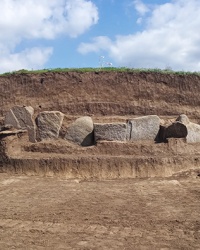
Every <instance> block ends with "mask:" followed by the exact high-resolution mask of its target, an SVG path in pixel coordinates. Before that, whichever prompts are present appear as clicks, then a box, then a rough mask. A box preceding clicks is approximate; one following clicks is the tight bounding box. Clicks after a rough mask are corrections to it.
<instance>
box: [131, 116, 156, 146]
mask: <svg viewBox="0 0 200 250" xmlns="http://www.w3.org/2000/svg"><path fill="white" fill-rule="evenodd" d="M127 124H128V125H127V126H128V128H127V140H130V141H140V140H155V139H156V137H157V135H158V132H159V129H160V118H159V117H158V116H157V115H149V116H142V117H138V118H134V119H131V120H128V121H127Z"/></svg>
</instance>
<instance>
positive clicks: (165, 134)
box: [159, 122, 188, 141]
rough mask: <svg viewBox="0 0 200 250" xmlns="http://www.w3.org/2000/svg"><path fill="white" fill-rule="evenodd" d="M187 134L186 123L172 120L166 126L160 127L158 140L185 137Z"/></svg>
mask: <svg viewBox="0 0 200 250" xmlns="http://www.w3.org/2000/svg"><path fill="white" fill-rule="evenodd" d="M187 134H188V131H187V127H186V125H184V124H182V123H181V122H174V123H172V124H170V125H168V126H167V127H164V126H161V128H160V134H159V137H160V141H165V140H166V139H168V138H186V136H187Z"/></svg>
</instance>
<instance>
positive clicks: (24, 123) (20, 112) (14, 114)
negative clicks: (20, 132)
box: [4, 106, 36, 142]
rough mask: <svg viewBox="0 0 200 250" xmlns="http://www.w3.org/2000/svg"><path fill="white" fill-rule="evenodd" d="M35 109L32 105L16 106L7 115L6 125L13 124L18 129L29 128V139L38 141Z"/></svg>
mask: <svg viewBox="0 0 200 250" xmlns="http://www.w3.org/2000/svg"><path fill="white" fill-rule="evenodd" d="M33 114H34V109H33V108H32V107H30V106H23V107H21V106H15V107H13V108H11V109H10V110H9V111H8V112H7V113H6V116H5V121H4V123H5V126H8V125H12V126H13V127H14V128H16V129H27V130H28V135H29V140H30V141H31V142H35V141H36V126H35V121H34V120H33Z"/></svg>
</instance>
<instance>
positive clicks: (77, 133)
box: [64, 116, 94, 146]
mask: <svg viewBox="0 0 200 250" xmlns="http://www.w3.org/2000/svg"><path fill="white" fill-rule="evenodd" d="M64 139H65V140H69V141H72V142H74V143H76V144H78V145H81V146H91V145H94V124H93V121H92V118H91V117H89V116H84V117H80V118H78V119H76V121H75V122H73V123H72V124H71V125H70V126H69V127H68V128H67V130H66V134H65V137H64Z"/></svg>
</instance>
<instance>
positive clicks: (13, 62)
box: [0, 47, 53, 72]
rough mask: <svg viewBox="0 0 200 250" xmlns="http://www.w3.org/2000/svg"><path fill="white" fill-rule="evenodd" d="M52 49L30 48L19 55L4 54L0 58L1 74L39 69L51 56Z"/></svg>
mask: <svg viewBox="0 0 200 250" xmlns="http://www.w3.org/2000/svg"><path fill="white" fill-rule="evenodd" d="M52 53H53V49H52V48H43V49H42V48H37V47H35V48H31V49H26V50H24V51H21V52H20V53H4V54H2V55H1V56H0V60H1V66H0V71H1V72H10V71H13V70H20V69H30V70H31V69H39V68H41V67H42V66H43V65H44V64H45V63H46V62H47V60H48V59H49V57H50V56H51V55H52Z"/></svg>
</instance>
